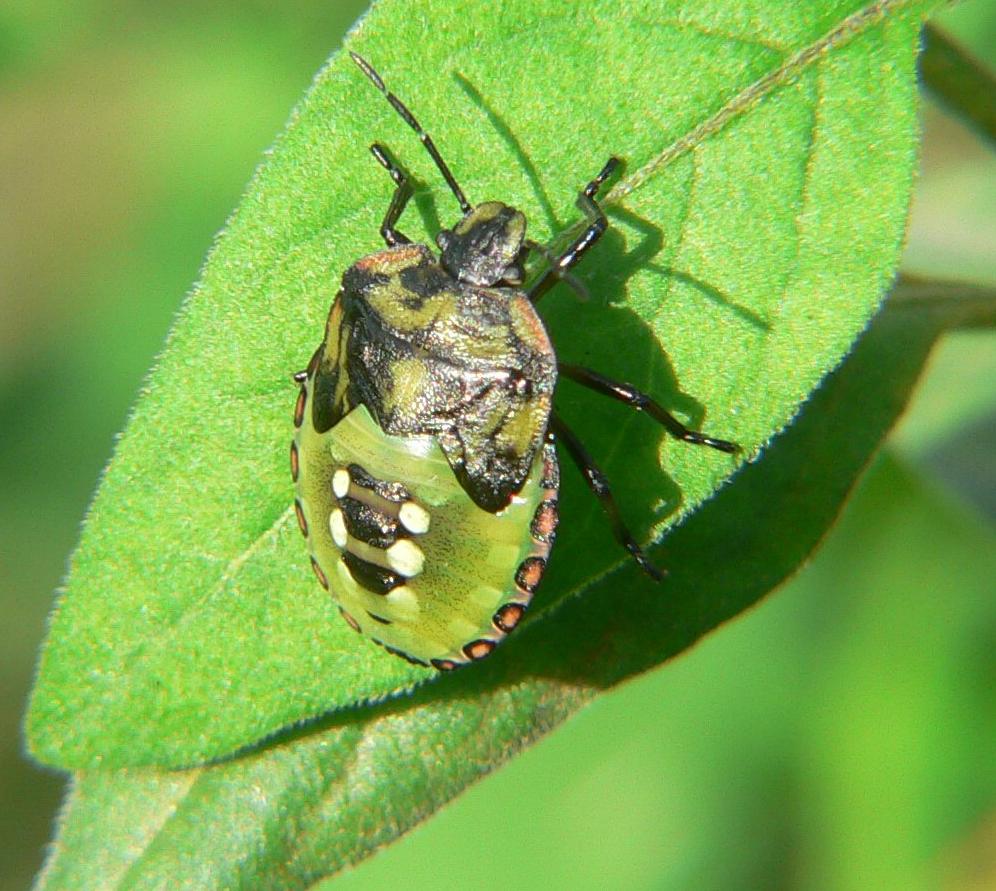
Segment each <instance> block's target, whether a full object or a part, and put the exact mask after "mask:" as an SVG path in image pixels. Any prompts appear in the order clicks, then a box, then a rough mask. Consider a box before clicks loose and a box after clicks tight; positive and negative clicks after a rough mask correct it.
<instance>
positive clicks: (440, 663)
mask: <svg viewBox="0 0 996 891" xmlns="http://www.w3.org/2000/svg"><path fill="white" fill-rule="evenodd" d="M308 389H310V388H308ZM308 401H310V400H308ZM308 407H309V408H310V405H309V406H308ZM302 415H303V417H302V423H301V425H300V426H299V427H298V431H297V436H296V437H295V449H296V457H295V466H296V473H297V480H296V482H297V497H298V502H297V509H298V513H299V522H300V523H301V526H302V531H304V532H305V534H306V537H307V540H308V545H309V549H310V552H311V556H312V559H313V564H314V567H315V574H316V575H317V576H318V578H319V581H320V582H322V583H323V585H324V586H325V587H327V588H328V590H329V591H330V593H331V594H332V596H333V597H334V598H335V599H336V601H337V602H338V605H339V606H340V607H341V609H342V611H343V613H344V615H345V617H346V619H347V621H349V622H350V624H353V625H354V626H356V627H358V630H360V631H362V632H363V633H365V634H368V635H369V636H370V637H372V638H374V639H375V640H376V641H378V642H379V643H382V644H383V645H384V646H386V647H388V648H390V649H392V650H394V651H397V652H399V653H400V654H402V655H407V656H409V657H411V658H413V659H416V660H419V661H422V662H427V663H431V664H434V665H436V666H437V667H439V668H451V667H455V666H457V665H460V664H463V663H465V662H467V661H470V660H472V659H476V658H481V657H483V656H486V655H487V654H488V653H490V652H491V650H492V649H493V648H494V645H495V644H496V643H498V642H500V640H501V639H502V638H503V637H504V636H505V634H506V633H507V632H508V631H510V630H511V629H512V628H514V627H515V625H516V624H517V623H518V621H519V619H520V618H521V615H522V612H523V611H524V610H525V607H526V606H527V605H528V603H529V600H530V599H531V597H532V593H533V591H534V590H535V587H536V584H537V583H538V582H539V579H540V578H541V577H542V573H543V570H544V569H545V565H546V558H547V555H548V554H549V551H550V546H551V544H552V541H553V535H554V530H555V527H556V521H557V505H556V496H557V488H556V487H557V467H556V454H555V451H554V448H553V446H552V444H549V443H548V444H546V445H544V446H542V447H541V448H540V449H538V450H537V453H536V458H535V460H534V461H533V465H532V470H531V472H530V474H529V476H528V478H527V479H526V482H525V484H524V485H523V487H522V488H521V490H520V491H519V492H518V493H517V494H516V495H514V496H513V498H512V500H511V503H510V504H509V505H508V506H507V507H506V508H504V509H503V510H501V511H498V512H497V513H489V512H488V511H485V510H483V509H482V508H480V507H478V506H477V505H476V504H475V503H474V502H473V501H472V500H471V499H470V497H469V496H468V495H467V493H466V492H465V491H464V490H463V488H462V487H461V486H460V483H459V482H458V480H457V478H456V476H455V475H454V473H453V470H452V469H451V468H450V465H449V464H448V462H447V460H446V458H445V457H444V455H443V452H442V450H441V448H440V446H439V443H438V442H437V440H436V439H435V438H434V437H431V436H424V435H418V436H405V437H402V436H388V435H387V434H385V433H384V432H383V431H382V430H381V429H380V427H379V426H378V425H377V423H376V422H375V421H374V420H373V418H372V417H371V415H370V413H369V411H368V410H367V408H366V407H365V406H362V405H361V406H359V407H358V408H356V409H354V410H353V411H351V412H350V413H349V414H347V415H346V416H345V417H343V418H342V420H340V421H339V422H338V423H337V424H336V425H335V426H334V427H332V428H331V429H330V430H328V431H327V432H325V433H321V434H319V433H317V432H316V431H315V429H314V427H313V425H312V423H311V412H310V411H303V412H302ZM337 474H338V476H337ZM371 518H373V519H371ZM377 518H380V520H377ZM347 526H349V527H350V528H346V527H347ZM336 539H338V541H337V540H336ZM373 576H376V579H375V581H374V583H371V577H373Z"/></svg>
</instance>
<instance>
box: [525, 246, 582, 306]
mask: <svg viewBox="0 0 996 891" xmlns="http://www.w3.org/2000/svg"><path fill="white" fill-rule="evenodd" d="M522 245H523V247H525V248H526V249H527V250H530V251H536V253H537V254H541V255H542V256H543V259H544V260H546V262H547V263H549V264H550V266H551V267H552V266H553V265H554V264H555V263H556V262H557V259H558V257H557V255H556V254H555V253H554V252H553V251H551V250H550V249H549V248H548V247H547V246H546V245H544V244H540V243H539V242H538V241H533V240H532V239H531V238H527V239H526V240H525V241H523V243H522ZM558 278H559V279H560V281H562V282H563V283H564V284H565V285H567V286H568V287H569V288H570V289H571V290H572V291H573V292H574V293H575V294H577V296H578V299H579V300H580V301H581V302H582V303H587V301H588V300H590V299H591V295H590V294H589V293H588V289H587V288H586V287H585V284H584V282H583V281H581V279H579V278H578V277H577V276H576V275H574V274H573V273H572V272H562V273H561V274H560V275H559V276H558Z"/></svg>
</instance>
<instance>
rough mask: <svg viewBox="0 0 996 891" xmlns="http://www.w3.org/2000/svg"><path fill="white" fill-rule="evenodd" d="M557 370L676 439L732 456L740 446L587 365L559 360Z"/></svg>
mask: <svg viewBox="0 0 996 891" xmlns="http://www.w3.org/2000/svg"><path fill="white" fill-rule="evenodd" d="M557 369H558V371H559V372H560V373H561V374H562V375H563V376H564V377H568V378H570V379H571V380H572V381H576V382H577V383H579V384H581V386H583V387H587V388H588V389H589V390H594V391H595V392H596V393H601V394H602V395H603V396H609V397H611V398H612V399H617V400H619V402H624V403H626V405H629V406H631V407H632V408H635V409H636V410H637V411H645V412H646V413H647V414H648V415H650V417H652V418H653V419H654V420H655V421H657V423H658V424H660V425H661V426H662V427H664V428H665V429H666V430H667V432H668V433H670V434H671V435H672V436H673V437H674V438H675V439H680V440H682V441H683V442H691V443H695V445H707V446H710V447H711V448H714V449H718V450H719V451H721V452H727V453H728V454H731V455H732V454H735V453H736V452H739V451H740V446H738V445H737V444H736V443H735V442H729V441H727V440H725V439H716V438H715V437H712V436H708V435H706V434H705V433H699V432H697V431H695V430H689V429H688V428H687V427H686V426H685V425H684V424H682V423H681V421H679V420H678V419H677V418H676V417H675V416H674V415H672V414H671V413H670V412H668V411H666V410H665V409H664V407H663V406H662V405H661V404H660V403H659V402H657V401H656V400H654V399H652V398H651V397H650V396H648V395H647V394H646V393H642V392H640V391H639V390H637V389H636V388H635V387H633V386H630V385H629V384H623V383H620V382H619V381H614V380H611V379H610V378H607V377H605V376H604V375H601V374H599V373H598V372H597V371H592V370H591V369H590V368H583V367H582V366H580V365H570V364H568V363H566V362H561V363H558V365H557Z"/></svg>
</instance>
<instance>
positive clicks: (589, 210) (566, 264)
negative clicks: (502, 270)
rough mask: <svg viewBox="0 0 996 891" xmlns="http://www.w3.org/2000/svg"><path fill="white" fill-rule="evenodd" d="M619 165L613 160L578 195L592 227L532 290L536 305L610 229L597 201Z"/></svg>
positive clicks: (580, 236)
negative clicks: (602, 188) (598, 195)
mask: <svg viewBox="0 0 996 891" xmlns="http://www.w3.org/2000/svg"><path fill="white" fill-rule="evenodd" d="M618 166H619V159H618V158H609V160H608V161H606V162H605V166H604V167H603V168H602V170H601V172H600V173H599V174H598V176H596V177H595V178H594V179H593V180H592V181H591V182H590V183H588V185H586V186H585V187H584V189H582V190H581V192H580V193H579V194H578V200H577V206H578V209H579V210H581V211H582V212H583V213H584V215H585V216H586V217H587V218H588V227H587V228H586V229H585V230H584V232H582V233H581V234H580V235H579V236H578V237H577V238H576V239H575V240H574V241H573V242H572V243H571V245H570V246H569V247H568V248H567V250H566V251H564V253H562V254H561V255H560V256H559V257H558V258H557V259H556V260H555V261H554V263H553V265H552V266H551V267H550V268H549V269H548V270H547V271H546V272H545V273H543V275H542V276H541V277H540V278H539V279H538V280H537V282H536V283H535V284H534V285H533V286H532V287H531V288H530V289H529V292H528V296H529V299H530V300H532V302H533V303H536V302H537V301H538V300H539V299H540V298H541V297H542V296H543V295H544V294H545V293H546V292H547V291H549V290H550V288H552V287H553V286H554V285H555V284H557V282H558V281H560V279H562V278H564V277H565V273H566V272H567V270H568V269H570V268H571V267H572V266H574V265H575V264H576V263H578V262H579V261H580V260H581V258H582V257H583V256H584V254H585V252H586V251H587V250H588V249H589V248H590V247H591V246H592V245H593V244H595V242H596V241H598V239H599V238H601V237H602V235H603V234H604V233H605V230H606V229H607V228H608V225H609V221H608V219H607V218H606V216H605V211H603V210H602V208H601V207H600V206H599V204H598V202H597V201H595V196H596V195H597V194H598V190H599V189H600V188H601V187H602V183H604V182H605V181H606V180H607V179H608V178H609V177H610V176H611V175H612V172H613V171H614V170H615V169H616V168H617V167H618Z"/></svg>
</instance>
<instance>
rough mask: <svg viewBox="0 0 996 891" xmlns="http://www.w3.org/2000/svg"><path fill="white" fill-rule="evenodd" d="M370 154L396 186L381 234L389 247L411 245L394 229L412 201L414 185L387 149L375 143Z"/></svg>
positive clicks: (407, 239)
mask: <svg viewBox="0 0 996 891" xmlns="http://www.w3.org/2000/svg"><path fill="white" fill-rule="evenodd" d="M370 154H372V155H373V156H374V157H375V158H376V159H377V161H378V162H379V163H380V166H381V167H383V168H384V169H385V170H386V171H387V172H388V173H389V174H391V179H393V180H394V185H395V186H396V188H395V190H394V195H392V196H391V203H390V205H388V208H387V213H386V214H384V222H383V223H381V224H380V234H381V236H382V237H383V238H384V241H386V242H387V246H388V247H394V246H395V245H398V244H411V239H409V238H408V237H407V236H406V235H402V234H401V233H400V232H399V231H398V230H397V229H395V228H394V227H395V225H396V224H397V222H398V219H399V218H400V217H401V214H402V213H404V210H405V207H406V206H407V204H408V202H409V201H410V200H411V197H412V191H413V189H412V184H411V182H409V180H408V177H407V176H405V173H404V171H403V170H402V169H401V168H400V167H398V165H397V164H395V163H394V161H392V160H391V156H390V155H389V154H388V153H387V149H385V148H384V147H383V146H382V145H379V144H378V143H376V142H375V143H374V144H373V145H372V146H370Z"/></svg>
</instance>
